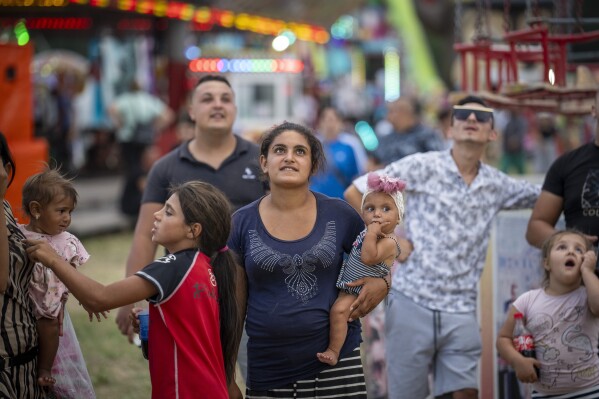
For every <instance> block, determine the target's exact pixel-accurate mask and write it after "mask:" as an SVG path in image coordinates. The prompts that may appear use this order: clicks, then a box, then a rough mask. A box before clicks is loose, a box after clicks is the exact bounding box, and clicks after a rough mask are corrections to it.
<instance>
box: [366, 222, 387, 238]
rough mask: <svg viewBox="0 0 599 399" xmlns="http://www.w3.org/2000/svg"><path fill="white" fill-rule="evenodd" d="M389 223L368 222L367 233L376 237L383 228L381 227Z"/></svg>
mask: <svg viewBox="0 0 599 399" xmlns="http://www.w3.org/2000/svg"><path fill="white" fill-rule="evenodd" d="M388 224H389V222H383V223H381V222H379V221H377V220H375V221H372V222H370V224H369V225H368V228H367V231H368V232H370V233H373V234H375V235H376V236H377V237H378V236H380V235H381V229H382V228H383V226H386V225H388Z"/></svg>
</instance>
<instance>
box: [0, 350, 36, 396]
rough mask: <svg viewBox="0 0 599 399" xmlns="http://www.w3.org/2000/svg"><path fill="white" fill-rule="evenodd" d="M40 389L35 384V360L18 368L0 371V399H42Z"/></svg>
mask: <svg viewBox="0 0 599 399" xmlns="http://www.w3.org/2000/svg"><path fill="white" fill-rule="evenodd" d="M44 397H45V396H44V393H43V391H42V388H41V387H40V386H39V384H38V383H37V358H36V359H33V360H32V361H30V362H28V363H26V364H23V365H21V366H18V367H7V368H5V369H4V370H0V398H1V399H16V398H18V399H42V398H44Z"/></svg>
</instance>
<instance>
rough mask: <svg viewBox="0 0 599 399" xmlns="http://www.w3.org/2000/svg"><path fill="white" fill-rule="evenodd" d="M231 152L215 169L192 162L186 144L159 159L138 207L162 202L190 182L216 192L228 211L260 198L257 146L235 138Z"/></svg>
mask: <svg viewBox="0 0 599 399" xmlns="http://www.w3.org/2000/svg"><path fill="white" fill-rule="evenodd" d="M236 139H237V145H236V146H235V151H233V153H232V154H231V155H230V156H229V157H228V158H227V159H225V160H224V162H223V163H222V164H221V165H220V167H219V168H218V169H214V168H213V167H212V166H210V165H208V164H205V163H203V162H200V161H198V160H196V159H195V158H194V157H193V155H192V154H191V152H190V151H189V149H188V144H189V142H185V143H182V144H181V145H180V146H179V147H177V148H175V149H174V150H172V151H171V152H169V153H168V154H166V155H165V156H164V157H162V158H160V159H159V160H158V161H157V162H156V163H155V164H154V166H152V169H151V170H150V173H149V175H148V181H147V185H146V189H145V190H144V194H143V197H142V200H141V202H142V204H143V203H146V202H159V203H161V204H162V203H164V202H165V201H166V200H167V199H168V193H169V188H170V187H171V186H172V185H178V184H182V183H185V182H188V181H192V180H199V181H203V182H206V183H210V184H212V185H213V186H215V187H217V188H218V189H220V190H221V191H222V192H223V193H224V194H225V195H226V196H227V198H228V199H229V201H230V202H231V206H232V210H237V209H238V208H241V207H242V206H244V205H247V204H249V203H250V202H252V201H254V200H256V199H258V198H260V197H261V196H263V195H264V193H265V191H266V187H267V186H266V184H265V183H264V182H262V181H261V180H260V173H261V170H260V165H259V164H258V154H259V150H258V146H256V145H255V144H253V143H251V142H249V141H247V140H245V139H243V138H241V137H237V136H236Z"/></svg>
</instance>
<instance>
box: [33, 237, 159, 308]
mask: <svg viewBox="0 0 599 399" xmlns="http://www.w3.org/2000/svg"><path fill="white" fill-rule="evenodd" d="M25 243H26V244H27V253H28V254H29V257H30V258H31V259H32V260H34V261H36V262H41V263H43V264H44V265H45V266H46V267H48V268H50V269H52V271H53V272H54V273H55V274H56V275H57V276H58V278H59V279H60V281H62V282H63V283H64V285H66V286H67V288H68V289H69V291H70V292H71V293H72V294H73V295H74V296H75V298H77V299H78V300H79V302H81V304H82V305H83V307H84V308H85V310H87V311H88V312H90V311H91V312H94V313H96V312H102V311H105V310H109V309H114V308H118V307H120V306H123V305H128V304H131V303H135V302H137V301H141V300H143V299H147V298H149V297H151V296H153V295H155V294H156V293H157V292H158V290H157V288H156V287H155V286H154V285H152V283H150V282H149V281H147V280H145V279H143V278H141V277H138V276H130V277H128V278H126V279H124V280H121V281H117V282H115V283H112V284H110V285H107V286H104V285H103V284H100V283H99V282H97V281H95V280H93V279H91V278H89V277H87V276H85V275H83V274H81V273H79V272H78V271H77V270H75V269H74V268H73V267H72V266H71V265H70V264H69V263H68V262H66V261H65V260H64V259H62V258H61V257H60V256H58V254H57V253H56V251H54V249H53V248H52V247H51V246H50V245H49V244H48V243H47V242H46V241H42V240H25Z"/></svg>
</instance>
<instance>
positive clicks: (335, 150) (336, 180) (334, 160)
mask: <svg viewBox="0 0 599 399" xmlns="http://www.w3.org/2000/svg"><path fill="white" fill-rule="evenodd" d="M323 148H324V151H325V154H326V157H327V163H326V167H325V168H324V170H322V171H321V172H320V173H318V174H316V175H314V176H312V178H311V179H310V189H311V190H313V191H316V192H319V193H321V194H324V195H328V196H329V197H335V198H343V193H344V191H345V189H346V188H347V187H349V185H350V184H351V183H352V181H353V180H354V178H356V177H357V176H358V162H357V161H356V155H355V154H354V150H353V148H352V147H351V146H350V145H348V144H345V143H342V142H341V141H325V142H324V143H323Z"/></svg>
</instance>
